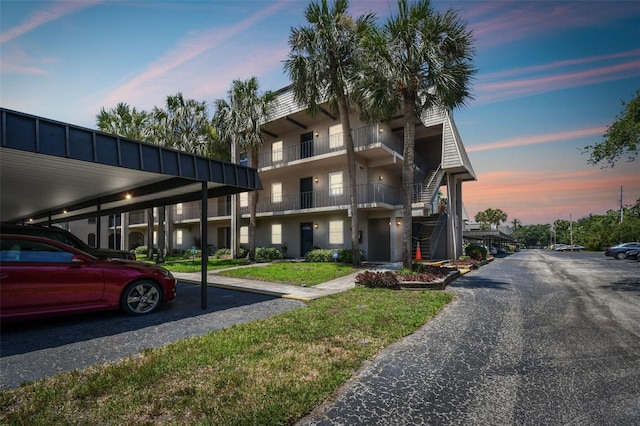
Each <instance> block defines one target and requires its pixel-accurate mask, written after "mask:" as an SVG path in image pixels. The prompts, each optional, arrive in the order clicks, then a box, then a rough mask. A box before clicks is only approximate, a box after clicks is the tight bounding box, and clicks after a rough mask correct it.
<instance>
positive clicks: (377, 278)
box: [356, 271, 400, 290]
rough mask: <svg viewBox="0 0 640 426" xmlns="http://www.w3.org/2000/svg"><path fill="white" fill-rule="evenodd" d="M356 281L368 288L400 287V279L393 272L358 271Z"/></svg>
mask: <svg viewBox="0 0 640 426" xmlns="http://www.w3.org/2000/svg"><path fill="white" fill-rule="evenodd" d="M356 282H357V283H358V284H360V285H363V286H365V287H368V288H387V289H392V290H397V289H399V288H400V280H399V279H398V275H397V274H396V273H395V272H391V271H385V272H371V271H365V272H360V273H359V274H358V275H356Z"/></svg>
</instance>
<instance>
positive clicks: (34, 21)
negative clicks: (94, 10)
mask: <svg viewBox="0 0 640 426" xmlns="http://www.w3.org/2000/svg"><path fill="white" fill-rule="evenodd" d="M99 3H101V0H79V1H57V2H55V3H52V4H50V5H47V7H46V8H44V9H41V10H38V11H37V12H35V13H34V14H32V15H31V16H29V18H28V19H27V20H26V21H25V22H23V23H21V24H20V25H18V26H15V27H12V28H9V29H8V30H6V31H3V32H2V33H1V34H0V43H6V42H8V41H10V40H13V39H14V38H16V37H19V36H21V35H23V34H26V33H28V32H29V31H31V30H33V29H35V28H38V27H39V26H41V25H44V24H46V23H47V22H51V21H55V20H56V19H59V18H62V17H63V16H66V15H70V14H72V13H75V12H77V11H79V10H82V9H86V8H88V7H91V6H94V5H96V4H99Z"/></svg>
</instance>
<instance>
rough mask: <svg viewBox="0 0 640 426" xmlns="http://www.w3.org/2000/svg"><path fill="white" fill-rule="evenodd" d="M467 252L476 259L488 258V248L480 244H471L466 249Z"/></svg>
mask: <svg viewBox="0 0 640 426" xmlns="http://www.w3.org/2000/svg"><path fill="white" fill-rule="evenodd" d="M465 254H466V255H467V256H469V257H470V258H471V259H474V260H485V259H486V258H487V249H486V247H484V246H481V245H479V244H469V245H468V246H467V248H466V249H465Z"/></svg>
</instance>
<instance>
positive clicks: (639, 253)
mask: <svg viewBox="0 0 640 426" xmlns="http://www.w3.org/2000/svg"><path fill="white" fill-rule="evenodd" d="M625 259H631V260H637V261H640V249H634V250H629V251H628V252H627V253H626V254H625Z"/></svg>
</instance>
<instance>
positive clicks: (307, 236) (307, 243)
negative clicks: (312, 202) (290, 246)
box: [300, 222, 313, 257]
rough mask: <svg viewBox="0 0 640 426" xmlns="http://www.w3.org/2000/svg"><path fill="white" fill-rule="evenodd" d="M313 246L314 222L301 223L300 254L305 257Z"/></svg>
mask: <svg viewBox="0 0 640 426" xmlns="http://www.w3.org/2000/svg"><path fill="white" fill-rule="evenodd" d="M312 247H313V223H311V222H307V223H301V224H300V256H301V257H304V255H305V254H307V253H309V252H310V251H311V248H312Z"/></svg>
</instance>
